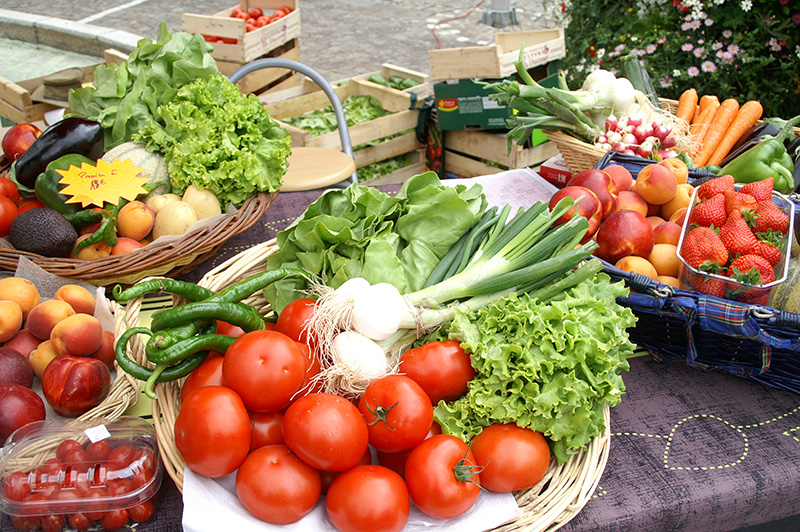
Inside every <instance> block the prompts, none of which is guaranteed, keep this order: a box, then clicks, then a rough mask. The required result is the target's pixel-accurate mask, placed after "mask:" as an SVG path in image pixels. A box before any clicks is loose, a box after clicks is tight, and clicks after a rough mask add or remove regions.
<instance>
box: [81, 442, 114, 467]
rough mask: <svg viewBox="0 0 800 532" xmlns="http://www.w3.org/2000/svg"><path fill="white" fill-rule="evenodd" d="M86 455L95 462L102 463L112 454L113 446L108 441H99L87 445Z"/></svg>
mask: <svg viewBox="0 0 800 532" xmlns="http://www.w3.org/2000/svg"><path fill="white" fill-rule="evenodd" d="M86 454H88V455H89V459H90V460H91V461H93V462H102V461H104V460H106V459H108V455H109V454H111V446H110V445H109V444H108V442H107V441H106V440H98V441H95V442H91V443H89V444H87V445H86Z"/></svg>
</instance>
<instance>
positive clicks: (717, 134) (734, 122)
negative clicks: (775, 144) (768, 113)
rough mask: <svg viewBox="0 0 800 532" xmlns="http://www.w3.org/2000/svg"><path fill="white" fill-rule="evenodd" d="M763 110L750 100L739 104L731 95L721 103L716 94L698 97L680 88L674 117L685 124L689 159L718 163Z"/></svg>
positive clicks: (688, 90)
mask: <svg viewBox="0 0 800 532" xmlns="http://www.w3.org/2000/svg"><path fill="white" fill-rule="evenodd" d="M763 112H764V109H763V107H762V106H761V103H759V102H758V101H756V100H750V101H748V102H746V103H745V104H744V105H742V106H740V105H739V102H738V101H736V100H735V99H733V98H728V99H726V100H724V101H722V102H720V101H719V98H718V97H717V96H714V95H711V94H706V95H703V96H702V97H700V96H699V95H698V94H697V91H696V90H695V89H687V90H685V91H683V93H682V94H681V96H680V99H679V100H678V109H677V111H676V113H675V116H677V117H678V118H680V119H682V120H683V121H685V122H686V124H688V126H689V135H690V137H691V139H692V140H693V142H694V145H695V146H696V149H695V151H694V153H693V154H692V160H693V161H694V165H695V166H697V167H700V166H706V165H719V164H720V163H721V162H722V161H723V160H725V157H726V156H727V155H728V153H729V152H730V150H731V148H733V146H734V145H735V144H736V142H737V141H738V140H739V139H740V138H741V137H742V135H744V134H745V133H746V132H747V131H748V130H749V129H750V128H751V127H752V126H753V125H754V124H755V123H756V122H758V121H759V120H760V119H761V115H762V113H763Z"/></svg>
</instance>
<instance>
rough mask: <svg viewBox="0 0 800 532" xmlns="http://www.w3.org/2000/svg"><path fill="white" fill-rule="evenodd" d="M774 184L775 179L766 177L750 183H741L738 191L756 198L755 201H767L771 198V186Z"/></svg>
mask: <svg viewBox="0 0 800 532" xmlns="http://www.w3.org/2000/svg"><path fill="white" fill-rule="evenodd" d="M774 184H775V179H774V178H772V177H768V178H766V179H762V180H760V181H753V182H752V183H747V184H746V185H742V188H740V189H739V192H741V193H743V194H750V195H751V196H753V197H754V198H755V199H756V201H757V202H759V203H761V202H762V201H769V200H771V199H772V188H773V186H774Z"/></svg>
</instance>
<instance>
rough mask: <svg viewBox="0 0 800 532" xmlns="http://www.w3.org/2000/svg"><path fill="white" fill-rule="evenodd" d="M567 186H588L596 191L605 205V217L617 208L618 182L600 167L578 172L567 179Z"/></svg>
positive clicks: (598, 197)
mask: <svg viewBox="0 0 800 532" xmlns="http://www.w3.org/2000/svg"><path fill="white" fill-rule="evenodd" d="M567 186H580V187H586V188H588V189H589V190H591V191H592V192H594V194H595V196H597V199H599V200H600V203H601V204H602V205H603V218H604V219H605V218H607V217H608V216H609V215H610V214H611V213H612V212H614V210H615V209H616V208H617V195H618V194H619V189H617V185H616V183H614V180H613V179H611V176H610V175H608V173H607V172H605V171H603V170H600V169H598V168H590V169H589V170H583V171H582V172H578V173H577V174H575V175H574V176H572V178H571V179H570V180H569V181H567Z"/></svg>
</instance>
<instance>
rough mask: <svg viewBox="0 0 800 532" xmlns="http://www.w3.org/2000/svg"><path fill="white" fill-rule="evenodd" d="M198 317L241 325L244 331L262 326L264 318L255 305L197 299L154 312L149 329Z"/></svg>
mask: <svg viewBox="0 0 800 532" xmlns="http://www.w3.org/2000/svg"><path fill="white" fill-rule="evenodd" d="M199 319H217V320H222V321H225V322H228V323H230V324H231V325H236V326H237V327H241V328H242V329H243V330H244V331H245V332H251V331H258V330H261V329H263V328H264V318H262V317H261V316H260V315H259V314H258V311H257V310H256V309H255V307H251V306H250V305H246V304H244V303H228V302H226V301H199V302H196V303H187V304H186V305H181V306H179V307H174V308H170V309H166V310H161V311H158V312H156V313H155V314H153V317H152V320H151V321H150V329H151V330H153V331H160V330H163V329H170V328H173V327H178V326H181V325H186V324H188V323H189V322H193V321H195V320H199Z"/></svg>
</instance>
